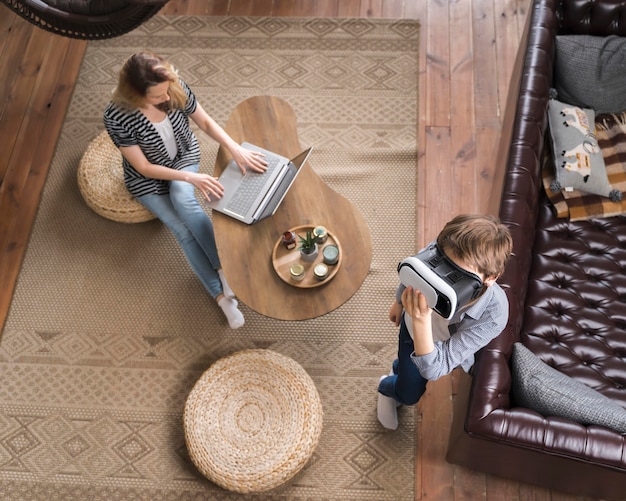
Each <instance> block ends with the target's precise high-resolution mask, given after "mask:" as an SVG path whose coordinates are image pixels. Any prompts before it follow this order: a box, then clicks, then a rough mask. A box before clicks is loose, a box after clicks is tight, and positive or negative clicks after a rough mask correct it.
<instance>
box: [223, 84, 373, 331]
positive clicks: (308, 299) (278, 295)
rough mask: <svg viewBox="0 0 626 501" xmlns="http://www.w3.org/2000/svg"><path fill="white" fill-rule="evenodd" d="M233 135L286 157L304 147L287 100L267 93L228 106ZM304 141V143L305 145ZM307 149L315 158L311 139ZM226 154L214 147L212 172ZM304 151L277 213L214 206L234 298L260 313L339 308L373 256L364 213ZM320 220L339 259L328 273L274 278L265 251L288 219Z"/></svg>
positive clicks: (298, 222)
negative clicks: (310, 281) (301, 279)
mask: <svg viewBox="0 0 626 501" xmlns="http://www.w3.org/2000/svg"><path fill="white" fill-rule="evenodd" d="M225 129H226V132H228V134H230V136H231V137H232V138H233V139H234V140H235V141H237V142H239V143H241V142H244V141H247V142H249V143H252V144H256V145H258V146H261V147H263V148H265V149H268V150H271V151H275V152H276V153H279V154H281V155H284V156H286V157H288V158H292V157H294V156H295V155H297V154H298V153H299V152H301V151H302V150H303V149H304V148H303V147H302V145H300V142H299V140H298V133H297V124H296V116H295V113H294V112H293V110H292V109H291V107H290V106H289V104H287V103H286V102H285V101H283V100H281V99H279V98H276V97H270V96H257V97H252V98H249V99H247V100H245V101H243V102H242V103H240V104H239V105H237V107H236V108H235V109H234V110H233V112H232V113H231V115H230V117H229V119H228V122H227V124H226V126H225ZM307 146H308V145H307ZM313 146H314V152H313V155H312V158H313V162H314V161H315V160H314V159H315V145H313ZM229 160H230V156H229V154H228V152H227V151H225V150H224V149H223V148H220V150H219V152H218V155H217V160H216V164H215V170H214V175H216V176H219V174H221V172H222V170H223V169H224V167H225V166H226V165H227V164H228V161H229ZM313 162H312V161H311V159H309V161H308V162H307V163H306V165H305V166H304V167H303V170H302V171H301V172H300V174H299V175H298V177H297V178H296V181H295V182H294V184H293V186H292V187H291V189H290V190H289V192H288V193H287V196H286V197H285V199H284V200H283V202H282V204H281V205H280V207H279V208H278V210H277V211H276V213H275V214H274V215H273V216H271V217H269V218H267V219H264V220H262V221H260V222H258V223H256V224H253V225H246V224H243V223H241V222H239V221H237V220H235V219H232V218H230V217H228V216H225V215H223V214H221V213H218V212H213V222H214V226H215V237H216V241H217V247H218V252H219V255H220V259H221V262H222V268H223V270H224V273H225V274H226V277H227V279H228V282H229V284H230V286H231V288H232V289H233V291H234V292H235V294H237V297H238V298H239V300H241V301H242V302H243V303H244V304H246V305H247V306H249V307H250V308H252V309H253V310H255V311H256V312H258V313H261V314H262V315H266V316H268V317H272V318H277V319H280V320H304V319H308V318H314V317H318V316H320V315H323V314H325V313H328V312H330V311H332V310H334V309H335V308H338V307H339V306H341V305H342V304H343V303H345V302H346V301H347V300H348V299H350V297H352V295H353V294H354V293H355V292H356V291H357V290H358V288H359V287H360V286H361V284H362V283H363V280H364V279H365V277H366V275H367V272H368V270H369V267H370V263H371V260H372V242H371V237H370V233H369V229H368V227H367V224H366V222H365V219H364V218H363V216H362V215H361V214H360V213H359V212H358V211H357V209H356V208H355V207H354V205H352V203H351V202H349V201H348V200H347V199H345V198H344V197H342V196H341V195H339V194H338V193H337V192H335V191H334V190H332V189H331V188H330V187H329V186H328V185H327V184H326V183H325V182H324V181H323V180H322V179H321V178H320V177H319V176H318V175H317V174H316V173H315V170H314V165H313ZM306 225H311V226H317V225H321V226H324V227H326V229H327V230H328V231H329V232H331V233H332V234H333V236H334V237H335V238H337V239H338V240H339V241H340V243H341V249H342V260H341V266H340V267H339V269H338V270H337V272H336V274H335V275H334V276H333V277H332V279H331V280H328V281H327V282H325V283H324V284H323V285H321V286H318V287H310V288H302V287H298V286H297V285H292V284H290V283H288V282H286V281H285V280H283V279H281V278H280V277H279V276H278V274H277V272H276V270H275V269H274V266H273V265H272V251H273V249H274V246H275V244H276V242H277V241H278V240H279V239H280V238H281V236H282V234H283V233H284V232H285V231H287V230H289V229H291V228H294V227H300V226H306Z"/></svg>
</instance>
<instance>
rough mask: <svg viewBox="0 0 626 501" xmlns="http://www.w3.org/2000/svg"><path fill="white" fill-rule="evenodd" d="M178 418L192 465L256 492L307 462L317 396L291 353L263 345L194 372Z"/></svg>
mask: <svg viewBox="0 0 626 501" xmlns="http://www.w3.org/2000/svg"><path fill="white" fill-rule="evenodd" d="M183 423H184V429H185V441H186V443H187V449H188V450H189V455H190V457H191V460H192V461H193V463H194V464H195V465H196V467H197V468H198V470H199V471H200V473H202V474H203V475H204V476H205V477H207V478H208V479H209V480H211V481H212V482H214V483H216V484H217V485H219V486H221V487H223V488H224V489H227V490H230V491H235V492H241V493H251V492H262V491H267V490H269V489H273V488H275V487H278V486H279V485H281V484H284V483H285V482H286V481H288V480H289V479H290V478H292V477H293V476H294V475H295V474H296V473H298V472H299V471H300V470H301V469H302V468H303V467H304V465H305V464H306V463H307V461H308V460H309V458H310V457H311V455H312V454H313V452H314V450H315V448H316V447H317V444H318V442H319V439H320V435H321V432H322V403H321V400H320V397H319V394H318V392H317V389H316V388H315V385H314V383H313V380H312V379H311V377H310V376H309V375H308V374H307V372H306V371H305V370H304V369H303V368H302V366H301V365H300V364H298V363H297V362H296V361H294V360H292V359H291V358H289V357H286V356H284V355H281V354H279V353H276V352H273V351H271V350H261V349H251V350H244V351H240V352H237V353H234V354H232V355H229V356H227V357H224V358H222V359H220V360H218V361H217V362H215V363H214V364H213V365H212V366H211V367H210V368H209V369H208V370H207V371H206V372H205V373H204V374H203V375H202V377H201V378H200V379H199V380H198V382H197V383H196V384H195V386H194V387H193V389H192V390H191V393H190V394H189V396H188V398H187V402H186V404H185V413H184V418H183Z"/></svg>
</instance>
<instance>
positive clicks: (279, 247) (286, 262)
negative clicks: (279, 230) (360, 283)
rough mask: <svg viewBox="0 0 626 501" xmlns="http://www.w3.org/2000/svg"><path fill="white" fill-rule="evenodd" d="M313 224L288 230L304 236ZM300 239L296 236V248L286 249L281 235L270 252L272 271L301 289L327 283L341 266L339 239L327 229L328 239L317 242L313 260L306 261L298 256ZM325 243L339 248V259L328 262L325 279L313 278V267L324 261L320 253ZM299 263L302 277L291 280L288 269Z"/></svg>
mask: <svg viewBox="0 0 626 501" xmlns="http://www.w3.org/2000/svg"><path fill="white" fill-rule="evenodd" d="M314 228H315V226H313V225H303V226H296V227H295V228H291V229H289V230H288V231H293V232H295V233H296V235H302V236H303V237H304V236H306V232H307V231H309V230H310V231H313V229H314ZM299 242H300V239H299V238H298V237H296V248H295V249H291V250H289V249H287V248H286V247H285V246H284V245H283V237H282V235H281V236H280V238H279V239H278V241H277V242H276V244H274V250H273V252H272V265H273V266H274V271H276V274H277V275H278V276H279V277H280V278H281V279H282V280H283V281H285V282H287V283H288V284H289V285H293V286H294V287H300V288H303V289H310V288H311V287H319V286H321V285H324V284H325V283H328V282H329V281H330V280H331V279H332V278H333V277H334V276H335V275H336V274H337V272H338V271H339V267H340V266H341V260H342V258H343V251H342V250H341V244H340V243H339V240H337V238H336V237H335V236H334V235H333V234H332V233H331V232H330V231H328V239H327V240H326V242H324V243H323V244H317V246H318V254H317V257H316V258H315V260H314V261H311V262H308V261H303V260H302V259H301V258H300V251H299V250H298V248H299V247H300V244H299ZM327 245H336V246H337V248H338V249H339V260H338V261H337V264H329V265H328V276H327V277H326V279H325V280H318V279H317V278H315V275H314V274H313V268H315V265H316V264H319V263H323V262H324V255H323V253H322V251H323V249H324V247H326V246H327ZM295 263H299V264H301V265H302V266H304V278H303V279H302V280H300V281H296V280H293V279H292V278H291V274H290V273H289V269H290V268H291V265H292V264H295Z"/></svg>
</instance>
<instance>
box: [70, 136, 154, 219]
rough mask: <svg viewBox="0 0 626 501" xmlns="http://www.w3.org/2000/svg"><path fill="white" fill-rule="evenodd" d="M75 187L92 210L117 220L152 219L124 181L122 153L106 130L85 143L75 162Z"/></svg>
mask: <svg viewBox="0 0 626 501" xmlns="http://www.w3.org/2000/svg"><path fill="white" fill-rule="evenodd" d="M77 176H78V189H79V190H80V193H81V195H82V196H83V198H84V199H85V202H86V203H87V205H88V206H89V207H90V208H91V209H92V210H93V211H94V212H95V213H96V214H99V215H101V216H103V217H106V218H107V219H112V220H113V221H117V222H119V223H142V222H144V221H150V220H152V219H155V216H154V214H152V212H150V211H149V210H148V209H146V208H145V207H144V206H143V205H141V204H140V203H139V202H138V201H137V200H136V199H135V198H134V197H133V196H132V195H131V194H130V193H129V192H128V190H127V189H126V186H125V185H124V169H123V167H122V154H121V153H120V150H119V149H118V148H117V147H116V146H115V145H114V144H113V141H111V138H110V137H109V134H108V133H107V131H106V130H105V131H103V132H101V133H100V134H98V136H96V138H95V139H93V140H92V141H91V143H89V146H88V147H87V150H86V151H85V153H84V154H83V157H82V158H81V160H80V164H79V165H78V174H77Z"/></svg>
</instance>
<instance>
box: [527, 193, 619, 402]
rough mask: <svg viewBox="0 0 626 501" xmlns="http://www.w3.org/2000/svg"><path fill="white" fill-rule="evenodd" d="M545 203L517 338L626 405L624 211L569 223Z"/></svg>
mask: <svg viewBox="0 0 626 501" xmlns="http://www.w3.org/2000/svg"><path fill="white" fill-rule="evenodd" d="M540 201H541V206H540V212H539V218H538V220H537V228H536V233H535V241H534V246H533V250H534V252H533V262H532V266H531V270H530V275H529V279H528V290H527V296H526V307H525V310H524V317H523V324H522V327H521V330H520V341H521V342H522V343H523V344H524V345H525V346H527V347H528V348H529V349H530V350H531V351H532V352H533V353H535V354H536V355H537V356H539V357H540V358H541V359H542V360H544V361H545V362H547V363H548V364H549V365H550V366H552V367H554V368H556V369H558V370H559V371H560V372H563V373H564V374H566V375H568V376H570V377H572V378H574V379H577V380H578V381H580V382H582V383H584V384H586V385H587V386H590V387H591V388H594V389H595V390H597V391H599V392H600V393H602V394H603V395H605V396H607V397H609V398H610V399H612V400H613V401H615V402H616V403H617V404H619V405H621V406H622V407H626V334H625V333H626V231H625V228H626V216H624V215H621V216H615V217H611V218H602V219H589V220H587V221H577V222H568V221H564V220H562V219H556V218H554V215H553V214H552V210H551V207H550V202H549V201H548V200H547V197H546V195H545V192H544V191H543V190H541V193H540Z"/></svg>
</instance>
